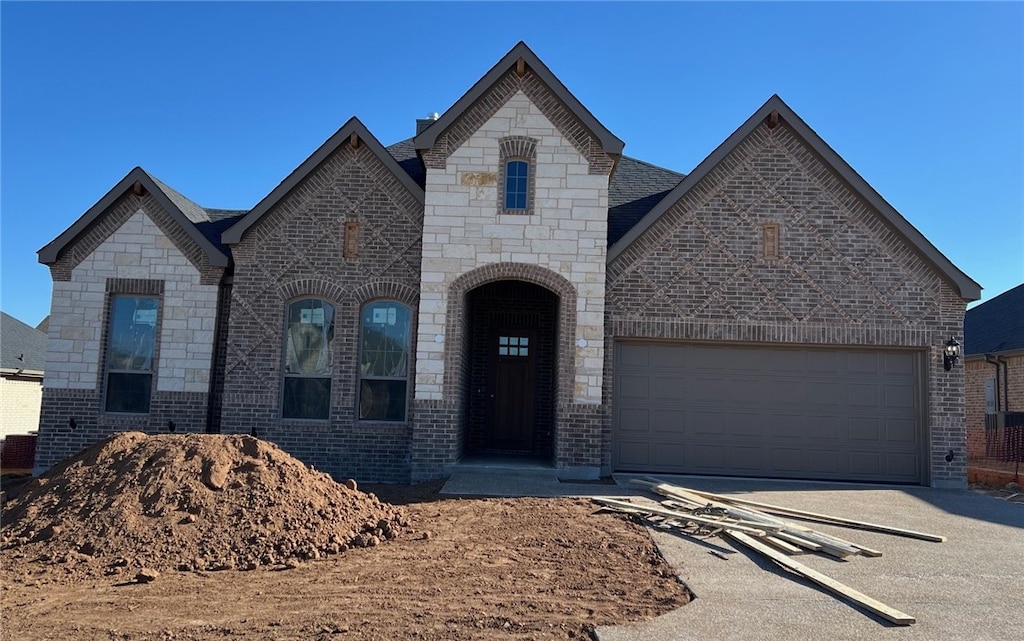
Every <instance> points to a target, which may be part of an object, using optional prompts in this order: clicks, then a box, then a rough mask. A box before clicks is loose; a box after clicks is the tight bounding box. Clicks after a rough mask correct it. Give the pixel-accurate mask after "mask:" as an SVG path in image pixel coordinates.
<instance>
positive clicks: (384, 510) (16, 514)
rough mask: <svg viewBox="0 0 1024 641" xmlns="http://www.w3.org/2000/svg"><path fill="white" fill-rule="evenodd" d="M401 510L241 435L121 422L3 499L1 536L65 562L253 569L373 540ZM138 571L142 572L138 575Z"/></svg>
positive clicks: (383, 535)
mask: <svg viewBox="0 0 1024 641" xmlns="http://www.w3.org/2000/svg"><path fill="white" fill-rule="evenodd" d="M407 525H408V523H407V522H406V517H405V515H404V513H403V512H402V511H401V510H400V509H399V508H396V507H394V506H391V505H388V504H386V503H382V502H381V501H379V500H378V499H377V497H376V496H374V495H373V494H367V493H363V492H360V491H358V490H357V489H356V487H355V483H354V482H352V481H349V482H346V484H339V483H337V482H335V481H334V480H333V479H332V478H331V477H330V476H329V475H327V474H324V473H322V472H317V471H315V470H313V469H312V468H310V467H308V466H306V465H305V464H304V463H302V462H300V461H298V460H297V459H295V458H294V457H292V456H290V455H289V454H287V453H285V452H284V451H282V450H281V449H279V448H278V447H277V446H276V445H274V444H272V443H268V442H266V441H260V440H258V439H255V438H252V437H250V436H244V435H214V434H181V435H178V434H161V435H154V436H150V435H146V434H142V433H139V432H127V433H123V434H118V435H115V436H112V437H110V438H108V439H107V440H105V441H103V442H101V443H98V444H96V445H94V446H92V447H90V448H88V449H86V450H83V451H82V452H81V453H79V454H78V455H76V456H74V457H72V458H69V459H67V460H65V461H64V462H63V463H61V464H60V465H58V466H56V467H54V468H53V469H51V470H50V471H49V472H47V473H46V474H45V475H43V476H41V477H39V478H38V479H35V480H33V481H32V482H30V483H29V484H28V485H27V486H26V487H25V488H24V490H23V491H22V492H20V494H19V496H17V497H15V498H13V499H11V500H10V501H9V502H8V503H7V504H6V505H5V506H4V514H3V523H2V528H0V547H2V548H3V549H5V550H10V551H11V553H12V554H13V555H14V556H15V558H17V557H22V556H23V555H24V558H28V559H31V558H34V559H37V560H39V561H42V562H49V563H55V564H64V565H65V567H66V568H67V574H75V573H85V574H91V575H95V574H98V573H102V574H105V575H112V574H125V575H128V578H131V577H135V576H136V573H137V572H138V570H139V569H140V568H148V569H154V570H172V569H173V570H181V571H197V570H227V569H238V570H251V569H255V568H257V567H259V566H276V565H293V564H294V563H295V562H296V561H298V560H306V559H318V558H321V557H323V556H325V555H331V554H339V553H341V552H344V551H346V550H348V549H349V548H351V547H370V546H375V545H378V544H379V543H381V542H382V541H384V540H386V539H390V538H393V537H395V536H396V535H397V534H398V533H399V531H400V530H401V528H403V527H405V526H407ZM140 580H141V579H140Z"/></svg>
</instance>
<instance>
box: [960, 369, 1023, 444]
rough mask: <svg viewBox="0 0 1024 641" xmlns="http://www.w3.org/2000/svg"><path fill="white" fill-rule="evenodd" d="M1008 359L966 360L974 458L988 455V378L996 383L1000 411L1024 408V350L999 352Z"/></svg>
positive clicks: (967, 408) (969, 440) (966, 399)
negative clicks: (996, 363) (986, 438)
mask: <svg viewBox="0 0 1024 641" xmlns="http://www.w3.org/2000/svg"><path fill="white" fill-rule="evenodd" d="M996 356H998V357H1000V358H1001V359H1002V361H1003V362H1004V363H1005V369H1004V365H1003V363H1000V364H999V366H998V370H999V371H998V376H997V374H996V365H994V364H992V363H989V362H986V361H985V358H984V356H981V355H978V356H971V357H968V358H967V359H965V360H964V362H963V365H964V410H965V413H966V420H967V451H968V455H969V456H970V457H971V458H985V456H986V452H985V413H986V412H985V409H986V407H985V405H986V402H985V381H987V380H991V381H992V383H991V384H992V385H994V386H995V387H996V390H995V399H994V400H995V401H996V402H997V405H996V407H995V408H994V409H995V411H996V412H1024V354H1019V353H1016V354H1010V355H1004V354H998V355H996Z"/></svg>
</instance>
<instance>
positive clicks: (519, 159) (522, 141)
mask: <svg viewBox="0 0 1024 641" xmlns="http://www.w3.org/2000/svg"><path fill="white" fill-rule="evenodd" d="M537 142H538V141H537V140H536V139H534V138H529V137H527V136H508V137H507V138H502V139H501V140H499V141H498V157H499V158H500V159H501V163H500V165H499V168H500V170H501V180H500V182H499V183H498V184H499V185H501V187H502V189H503V191H502V192H501V193H499V195H498V213H499V214H518V215H528V214H532V213H533V208H534V197H535V193H536V189H535V187H534V185H535V183H536V180H535V178H536V176H535V174H536V173H537V171H536V170H537Z"/></svg>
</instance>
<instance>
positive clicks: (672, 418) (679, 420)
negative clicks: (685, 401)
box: [651, 408, 686, 438]
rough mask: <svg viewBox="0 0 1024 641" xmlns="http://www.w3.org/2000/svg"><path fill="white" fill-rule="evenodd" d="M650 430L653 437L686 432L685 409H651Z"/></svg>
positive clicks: (680, 434)
mask: <svg viewBox="0 0 1024 641" xmlns="http://www.w3.org/2000/svg"><path fill="white" fill-rule="evenodd" d="M651 432H654V433H655V434H653V437H654V438H664V437H663V436H661V435H663V434H670V435H673V434H675V435H679V436H684V435H685V432H686V410H685V409H683V408H679V409H655V410H651Z"/></svg>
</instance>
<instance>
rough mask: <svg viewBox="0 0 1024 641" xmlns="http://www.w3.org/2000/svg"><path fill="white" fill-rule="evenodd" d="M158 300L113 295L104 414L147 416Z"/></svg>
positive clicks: (150, 391)
mask: <svg viewBox="0 0 1024 641" xmlns="http://www.w3.org/2000/svg"><path fill="white" fill-rule="evenodd" d="M159 305H160V303H159V299H158V298H156V297H152V296H121V295H119V296H114V297H113V299H112V300H111V304H110V326H109V331H110V333H109V335H108V336H107V398H106V404H105V405H104V407H105V409H106V411H107V412H117V413H124V414H147V413H148V412H149V401H150V397H151V396H152V390H153V357H154V355H155V352H156V319H157V310H158V308H159Z"/></svg>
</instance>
